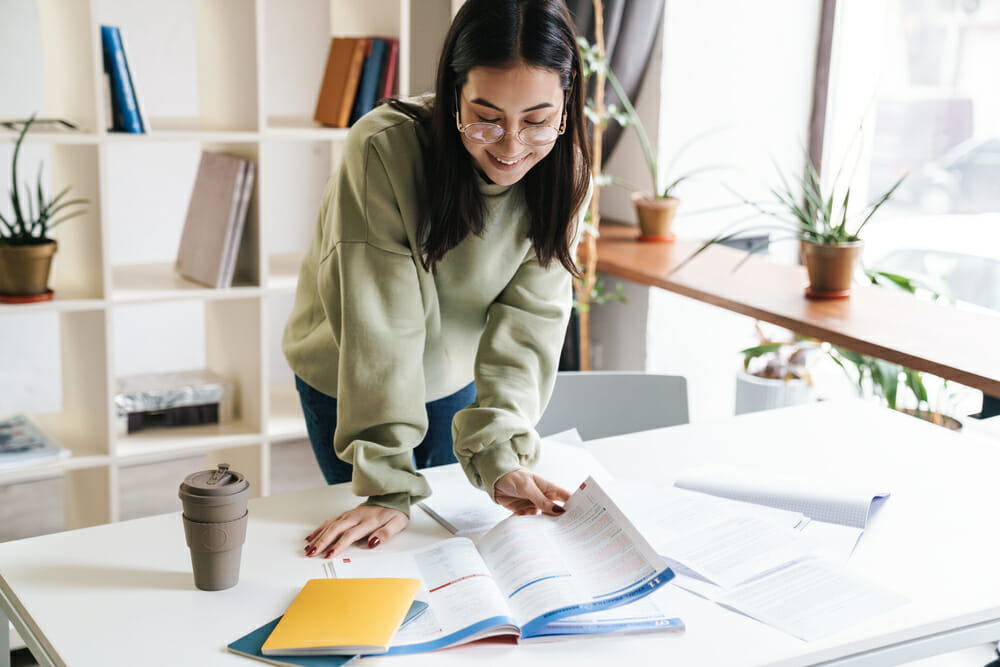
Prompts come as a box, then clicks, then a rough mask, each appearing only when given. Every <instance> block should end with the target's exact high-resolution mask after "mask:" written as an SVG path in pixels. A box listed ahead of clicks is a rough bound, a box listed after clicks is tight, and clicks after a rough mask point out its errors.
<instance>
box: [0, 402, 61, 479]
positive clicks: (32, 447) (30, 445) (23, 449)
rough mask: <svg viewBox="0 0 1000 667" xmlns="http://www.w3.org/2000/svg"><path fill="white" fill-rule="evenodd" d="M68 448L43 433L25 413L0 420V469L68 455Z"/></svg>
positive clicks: (18, 466)
mask: <svg viewBox="0 0 1000 667" xmlns="http://www.w3.org/2000/svg"><path fill="white" fill-rule="evenodd" d="M69 454H70V452H69V450H68V449H66V448H64V447H61V446H59V444H58V443H57V442H56V441H54V440H52V439H51V438H49V437H48V436H47V435H45V434H44V433H43V432H42V431H41V429H39V428H38V427H37V426H35V424H34V423H32V421H31V420H30V419H28V418H27V417H26V416H25V415H14V416H12V417H8V418H6V419H2V420H0V470H12V469H14V468H20V467H23V466H27V465H31V464H34V463H42V462H44V461H50V460H52V459H55V458H60V457H64V456H69Z"/></svg>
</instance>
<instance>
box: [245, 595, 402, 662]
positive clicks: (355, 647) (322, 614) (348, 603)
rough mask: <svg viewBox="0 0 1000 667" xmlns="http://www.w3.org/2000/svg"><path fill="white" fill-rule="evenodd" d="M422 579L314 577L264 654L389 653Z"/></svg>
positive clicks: (283, 620) (264, 648) (272, 637)
mask: <svg viewBox="0 0 1000 667" xmlns="http://www.w3.org/2000/svg"><path fill="white" fill-rule="evenodd" d="M419 588H420V580H419V579H407V578H400V577H384V578H378V579H310V580H309V581H307V582H306V584H305V586H303V587H302V590H301V591H299V593H298V595H296V596H295V599H294V600H292V603H291V604H290V605H289V606H288V610H287V611H285V613H284V615H283V616H282V618H281V620H280V621H279V622H278V624H277V625H276V626H275V628H274V630H273V631H272V632H271V634H270V635H268V637H267V639H266V640H265V641H264V644H263V646H262V647H261V653H263V654H264V655H356V654H358V653H367V654H377V653H385V652H386V651H388V650H389V644H390V643H391V642H392V639H393V637H395V636H396V631H397V630H399V627H400V625H401V624H402V623H403V619H404V618H405V617H406V613H407V611H408V610H409V609H410V606H411V605H412V604H413V600H414V598H415V597H416V595H417V590H419Z"/></svg>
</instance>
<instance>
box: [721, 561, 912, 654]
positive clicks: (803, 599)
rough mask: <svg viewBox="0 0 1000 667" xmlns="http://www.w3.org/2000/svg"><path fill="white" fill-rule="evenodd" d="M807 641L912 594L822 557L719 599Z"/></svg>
mask: <svg viewBox="0 0 1000 667" xmlns="http://www.w3.org/2000/svg"><path fill="white" fill-rule="evenodd" d="M716 601H717V602H718V603H719V604H721V605H724V606H726V607H729V608H731V609H735V610H736V611H739V612H741V613H743V614H746V615H747V616H751V617H753V618H756V619H758V620H760V621H763V622H764V623H767V624H768V625H773V626H774V627H776V628H778V629H779V630H782V631H784V632H787V633H789V634H792V635H795V636H796V637H799V638H800V639H804V640H806V641H813V640H816V639H822V638H823V637H826V636H827V635H832V634H834V633H836V632H840V631H841V630H843V629H845V628H848V627H850V626H852V625H855V624H858V623H861V622H863V621H867V620H868V619H871V618H874V617H875V616H878V615H879V614H883V613H885V612H887V611H890V610H891V609H895V608H896V607H899V606H901V605H903V604H905V603H906V602H907V601H908V600H907V599H906V598H904V597H903V596H901V595H899V594H897V593H893V592H891V591H888V590H885V589H882V588H879V587H877V586H874V585H872V584H869V583H867V582H864V581H861V580H860V579H858V578H856V577H852V576H850V575H849V574H847V573H845V572H844V571H842V570H840V569H838V568H836V567H834V566H832V565H830V564H827V563H824V562H823V561H819V560H805V561H802V562H799V563H795V564H794V565H790V566H788V567H785V568H782V569H780V570H778V571H777V572H774V573H773V574H770V575H767V576H765V577H762V578H760V579H757V580H755V581H752V582H750V583H748V584H744V585H743V586H740V587H739V588H736V589H734V590H731V591H729V592H727V593H725V594H723V595H722V596H720V597H719V598H718V599H717V600H716Z"/></svg>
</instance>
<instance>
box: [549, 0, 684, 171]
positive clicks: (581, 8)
mask: <svg viewBox="0 0 1000 667" xmlns="http://www.w3.org/2000/svg"><path fill="white" fill-rule="evenodd" d="M664 4H665V0H604V51H605V54H606V55H607V58H608V62H609V63H610V65H611V70H612V71H613V72H614V73H615V76H617V77H618V80H619V81H621V84H622V88H624V89H625V93H626V94H627V95H628V97H629V99H630V100H631V101H632V103H633V104H635V102H636V99H637V98H638V96H639V88H640V86H641V85H642V79H643V76H645V74H646V68H647V66H648V65H649V58H650V55H651V54H652V51H653V43H654V42H655V41H656V33H657V31H658V30H659V29H660V23H661V22H662V20H663V8H664ZM566 6H567V7H569V11H570V13H572V14H573V17H574V19H575V22H576V31H577V33H578V34H579V35H581V36H583V37H586V38H587V40H588V41H590V43H593V42H594V4H593V2H592V0H566ZM590 85H591V90H590V91H589V93H590V94H589V95H588V96H593V90H592V87H593V82H591V84H590ZM604 101H605V104H615V105H617V106H619V107H620V106H621V103H620V102H619V101H618V96H617V95H615V93H614V91H613V90H612V89H611V85H610V84H608V85H607V86H606V87H605V92H604ZM621 133H622V128H621V126H619V125H618V124H616V123H611V124H610V125H609V126H608V129H607V131H605V132H604V135H603V144H604V145H603V150H604V159H605V160H607V159H608V158H609V157H611V153H612V152H613V151H614V148H615V145H616V144H617V143H618V139H619V137H620V136H621Z"/></svg>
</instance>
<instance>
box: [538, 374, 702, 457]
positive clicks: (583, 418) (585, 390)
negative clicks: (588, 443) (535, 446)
mask: <svg viewBox="0 0 1000 667" xmlns="http://www.w3.org/2000/svg"><path fill="white" fill-rule="evenodd" d="M687 422H688V400H687V381H686V380H685V379H684V378H683V377H682V376H679V375H657V374H653V373H638V372H635V373H630V372H623V371H586V372H574V371H564V372H561V373H559V375H558V377H557V378H556V385H555V389H554V390H553V391H552V399H551V400H550V401H549V405H548V407H547V408H546V409H545V413H544V414H543V415H542V418H541V419H540V420H539V421H538V426H537V427H536V430H537V431H538V434H539V435H541V436H543V437H544V436H547V435H552V434H553V433H559V432H560V431H565V430H568V429H571V428H576V429H577V430H578V431H579V433H580V437H581V438H583V439H584V440H594V439H596V438H607V437H610V436H613V435H621V434H623V433H631V432H633V431H644V430H648V429H651V428H660V427H663V426H674V425H676V424H686V423H687Z"/></svg>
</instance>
